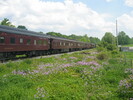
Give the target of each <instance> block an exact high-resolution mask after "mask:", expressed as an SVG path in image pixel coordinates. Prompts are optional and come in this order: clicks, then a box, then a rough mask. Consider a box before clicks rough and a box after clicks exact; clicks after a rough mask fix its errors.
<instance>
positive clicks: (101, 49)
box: [97, 46, 106, 52]
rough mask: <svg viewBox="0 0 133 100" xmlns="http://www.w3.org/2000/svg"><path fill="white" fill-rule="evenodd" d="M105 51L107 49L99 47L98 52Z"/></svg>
mask: <svg viewBox="0 0 133 100" xmlns="http://www.w3.org/2000/svg"><path fill="white" fill-rule="evenodd" d="M105 50H106V49H105V48H103V47H101V46H99V47H97V51H98V52H102V51H105Z"/></svg>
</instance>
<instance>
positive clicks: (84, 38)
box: [46, 32, 90, 42]
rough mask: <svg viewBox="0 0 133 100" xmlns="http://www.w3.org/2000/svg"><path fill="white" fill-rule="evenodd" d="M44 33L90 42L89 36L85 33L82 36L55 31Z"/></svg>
mask: <svg viewBox="0 0 133 100" xmlns="http://www.w3.org/2000/svg"><path fill="white" fill-rule="evenodd" d="M46 35H51V36H56V37H61V38H67V39H73V40H78V41H83V42H90V38H89V37H88V36H87V34H85V35H84V36H77V35H74V34H72V35H69V36H67V35H63V34H61V33H56V32H48V33H46Z"/></svg>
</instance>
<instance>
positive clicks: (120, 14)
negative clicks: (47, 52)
mask: <svg viewBox="0 0 133 100" xmlns="http://www.w3.org/2000/svg"><path fill="white" fill-rule="evenodd" d="M4 18H8V19H9V20H10V22H12V24H14V25H15V26H18V25H24V26H26V27H27V28H28V29H29V30H32V31H36V32H40V31H41V32H44V33H47V32H59V33H61V34H64V35H71V34H75V35H82V36H83V35H85V34H87V35H88V36H89V37H90V36H92V37H98V38H100V39H101V38H102V37H103V36H104V34H105V33H106V32H111V33H112V34H113V35H114V36H116V20H117V24H118V25H117V27H118V32H120V31H124V32H125V33H126V34H127V35H128V36H129V37H133V0H0V21H2V20H3V19H4Z"/></svg>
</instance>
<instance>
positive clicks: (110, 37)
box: [102, 32, 116, 44]
mask: <svg viewBox="0 0 133 100" xmlns="http://www.w3.org/2000/svg"><path fill="white" fill-rule="evenodd" d="M102 41H103V42H107V43H110V44H115V41H116V38H115V36H114V35H113V34H112V33H111V32H106V33H105V35H104V36H103V38H102Z"/></svg>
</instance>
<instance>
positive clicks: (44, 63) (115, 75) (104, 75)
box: [0, 49, 133, 100]
mask: <svg viewBox="0 0 133 100" xmlns="http://www.w3.org/2000/svg"><path fill="white" fill-rule="evenodd" d="M129 53H130V54H129ZM129 53H119V52H109V51H106V50H104V51H100V50H98V51H97V50H96V49H91V50H85V51H79V52H76V53H72V54H63V55H57V56H52V57H51V56H47V57H46V58H40V59H26V60H23V61H21V62H11V61H10V62H9V63H7V64H0V100H36V99H38V100H129V99H131V98H133V96H132V95H133V81H132V80H133V67H132V65H131V63H130V62H127V61H126V63H125V58H124V57H125V55H126V58H130V57H132V56H131V55H133V54H132V52H129Z"/></svg>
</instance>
